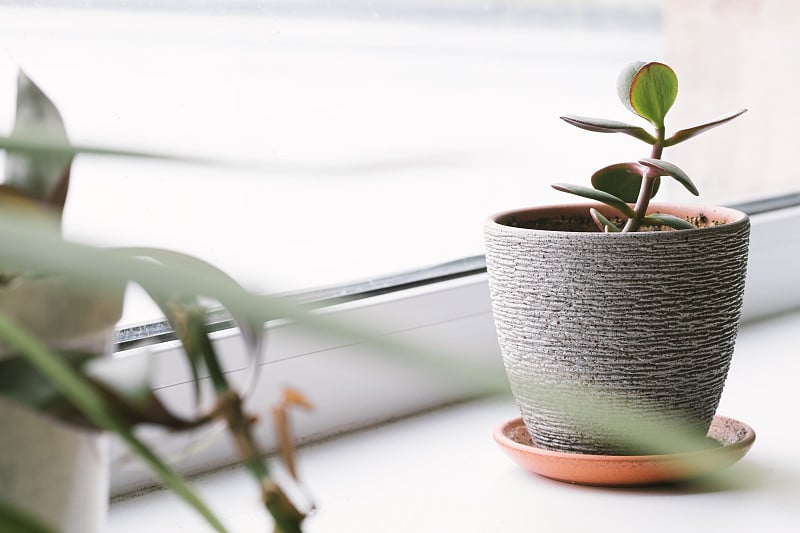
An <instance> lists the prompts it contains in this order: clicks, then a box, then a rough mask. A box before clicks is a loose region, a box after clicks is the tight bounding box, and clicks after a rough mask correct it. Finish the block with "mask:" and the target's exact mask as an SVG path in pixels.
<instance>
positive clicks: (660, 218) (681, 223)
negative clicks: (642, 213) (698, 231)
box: [642, 213, 695, 229]
mask: <svg viewBox="0 0 800 533" xmlns="http://www.w3.org/2000/svg"><path fill="white" fill-rule="evenodd" d="M642 225H644V226H667V227H668V228H673V229H694V227H695V226H694V225H693V224H692V223H691V222H687V221H686V220H684V219H682V218H679V217H676V216H675V215H668V214H666V213H654V214H652V215H647V216H646V217H644V219H643V220H642Z"/></svg>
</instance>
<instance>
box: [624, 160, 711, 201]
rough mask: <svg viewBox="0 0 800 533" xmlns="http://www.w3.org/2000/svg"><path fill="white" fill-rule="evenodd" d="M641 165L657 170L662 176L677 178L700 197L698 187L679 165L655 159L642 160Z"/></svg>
mask: <svg viewBox="0 0 800 533" xmlns="http://www.w3.org/2000/svg"><path fill="white" fill-rule="evenodd" d="M639 163H641V164H642V165H644V166H646V167H649V168H651V169H653V170H655V171H656V172H657V173H658V175H660V176H671V177H673V178H675V179H676V180H677V181H678V183H680V184H681V185H683V186H684V187H686V189H687V190H688V191H689V192H690V193H692V194H693V195H695V196H699V195H700V193H699V192H698V190H697V187H695V186H694V183H692V180H691V179H690V178H689V176H687V175H686V172H684V171H683V170H681V169H680V168H679V167H678V165H675V164H673V163H669V162H667V161H664V160H663V159H653V158H651V157H645V158H642V159H640V160H639Z"/></svg>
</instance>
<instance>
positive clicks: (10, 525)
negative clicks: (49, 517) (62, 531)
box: [0, 499, 56, 533]
mask: <svg viewBox="0 0 800 533" xmlns="http://www.w3.org/2000/svg"><path fill="white" fill-rule="evenodd" d="M0 531H2V532H3V533H56V530H55V529H52V528H51V527H49V526H47V525H45V524H43V523H42V522H41V521H40V520H39V519H38V518H36V517H34V516H31V515H30V514H29V513H27V512H25V511H23V510H21V509H18V508H16V507H14V506H12V505H11V504H9V503H7V502H5V501H3V500H2V499H0Z"/></svg>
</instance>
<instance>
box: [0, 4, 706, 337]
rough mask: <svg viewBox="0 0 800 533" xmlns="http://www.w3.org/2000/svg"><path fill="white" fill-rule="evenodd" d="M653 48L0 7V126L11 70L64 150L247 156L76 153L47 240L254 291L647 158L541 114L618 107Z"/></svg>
mask: <svg viewBox="0 0 800 533" xmlns="http://www.w3.org/2000/svg"><path fill="white" fill-rule="evenodd" d="M376 7H380V6H376ZM578 22H580V21H578ZM662 48H663V46H662V42H661V33H660V31H659V30H658V29H657V28H654V27H650V26H648V27H644V28H636V27H633V28H630V29H625V30H624V31H622V30H619V28H617V29H615V30H613V31H612V30H599V29H598V30H592V29H588V28H587V27H586V26H581V25H580V24H579V25H577V26H575V27H573V28H555V29H554V28H547V27H542V26H538V25H535V24H529V23H528V21H527V19H524V18H523V19H520V20H517V19H515V18H514V16H513V11H512V12H511V14H509V16H508V17H497V16H495V17H491V16H490V17H487V18H486V19H483V18H481V17H465V18H458V17H453V18H438V19H431V20H425V19H424V18H411V19H402V18H395V17H391V16H387V17H381V16H375V17H372V16H369V17H364V18H361V19H355V20H349V19H346V18H336V17H332V18H328V19H325V18H299V17H282V16H276V15H274V14H272V13H271V12H270V11H269V10H267V11H265V12H263V13H259V14H252V13H251V14H243V15H233V14H231V15H220V14H219V13H213V12H212V13H210V14H209V13H206V14H202V13H194V12H189V13H182V14H181V13H163V12H162V13H158V14H157V15H155V16H154V15H153V14H151V13H148V12H147V11H142V12H126V11H113V10H112V11H103V10H100V11H97V12H84V11H81V10H58V9H35V8H30V9H14V8H8V7H2V8H0V91H2V93H3V94H6V95H7V96H6V97H4V98H0V130H2V131H9V130H10V126H11V123H12V117H13V105H14V104H13V98H12V97H11V95H12V94H13V91H14V87H15V82H14V77H15V75H16V70H17V67H23V68H24V69H25V70H26V71H27V72H28V74H29V75H30V76H31V77H32V78H33V79H34V80H36V81H37V83H39V84H40V85H41V86H42V87H43V88H44V89H45V90H46V91H47V92H48V93H49V94H50V95H51V96H52V98H53V100H54V101H55V102H56V104H57V105H58V106H59V108H60V109H61V110H62V113H63V116H64V119H65V121H66V123H67V131H68V132H69V134H70V135H71V138H72V140H73V141H74V142H76V143H84V144H86V143H95V144H101V145H104V146H122V147H133V148H138V149H144V150H151V151H158V152H167V153H178V154H187V155H192V156H198V157H211V158H220V159H225V160H228V161H234V162H236V164H245V165H252V166H253V167H254V168H250V169H242V168H225V167H222V168H221V167H213V166H211V167H201V166H198V165H188V164H172V163H171V164H165V163H160V162H153V161H133V160H122V161H121V160H115V159H109V158H99V157H80V158H78V160H77V161H76V163H75V166H74V168H73V174H72V189H71V192H70V198H69V202H68V206H67V209H66V212H65V222H64V227H65V231H66V234H67V236H68V237H70V238H73V239H78V240H81V241H85V242H90V243H95V244H101V245H118V246H126V245H152V246H160V247H169V248H173V249H177V250H179V251H183V252H188V253H192V254H195V255H198V256H199V257H201V258H204V259H206V260H209V261H211V262H212V263H214V264H216V265H217V266H219V267H221V268H223V269H224V270H226V271H227V272H229V273H231V274H232V275H234V276H235V277H236V278H237V279H239V280H241V281H243V282H244V283H246V284H247V285H248V286H249V287H251V288H253V289H256V290H263V291H270V292H271V291H284V290H294V289H301V288H310V287H318V286H326V285H330V284H335V283H336V284H338V283H343V282H350V281H355V280H361V279H370V278H373V277H375V276H381V275H387V274H393V273H397V272H402V271H406V270H412V269H417V268H420V267H424V266H427V265H433V264H437V263H440V262H444V261H450V260H453V259H458V258H461V257H466V256H471V255H477V254H480V253H482V251H483V242H482V227H483V221H484V219H485V218H486V217H487V216H488V215H489V214H490V213H493V212H495V211H499V210H502V209H507V208H511V207H517V206H522V205H532V204H541V203H547V202H553V201H559V200H561V201H564V200H565V198H566V195H564V194H563V193H558V192H556V191H553V190H552V189H550V187H549V184H550V183H552V182H555V181H565V180H572V181H576V182H583V183H586V182H587V180H588V177H589V176H590V175H591V173H592V172H593V171H594V170H596V169H597V168H600V167H602V166H604V165H606V164H609V163H612V162H615V161H617V160H628V159H630V158H631V157H633V156H635V155H640V156H643V155H647V153H648V148H647V146H645V145H643V144H642V143H640V142H639V141H636V140H634V139H631V138H628V137H626V136H622V135H599V134H591V133H588V132H585V131H580V130H578V129H576V128H573V127H571V126H568V125H567V124H565V123H563V122H562V121H560V120H559V119H558V116H559V115H561V114H565V113H577V114H584V115H590V116H591V115H594V116H609V117H619V118H624V119H631V120H637V119H636V117H634V116H633V115H631V114H630V113H629V112H628V111H627V110H625V109H624V108H623V106H622V105H621V104H620V103H619V101H618V100H617V96H616V89H615V87H616V85H615V83H616V77H617V73H618V72H619V70H620V69H621V68H622V66H623V65H625V64H626V63H628V62H629V61H631V60H632V59H635V58H639V57H645V58H653V59H658V58H660V56H661V53H662ZM707 200H708V201H713V199H711V198H707ZM152 316H153V313H152V312H151V311H148V310H146V309H143V310H142V311H139V312H138V313H137V312H129V313H128V314H127V316H126V317H125V319H124V320H126V321H128V322H139V321H141V320H143V319H145V318H149V317H152Z"/></svg>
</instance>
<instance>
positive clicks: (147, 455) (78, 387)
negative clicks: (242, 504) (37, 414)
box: [0, 316, 226, 533]
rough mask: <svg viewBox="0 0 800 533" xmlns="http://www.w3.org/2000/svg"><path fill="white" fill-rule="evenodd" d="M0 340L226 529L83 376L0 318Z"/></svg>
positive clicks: (217, 527) (207, 517) (210, 520)
mask: <svg viewBox="0 0 800 533" xmlns="http://www.w3.org/2000/svg"><path fill="white" fill-rule="evenodd" d="M0 338H3V339H5V340H6V341H7V342H8V343H9V344H10V345H11V346H13V347H14V348H15V349H16V351H18V352H19V353H20V354H21V355H22V356H23V357H25V358H27V359H28V360H29V361H30V362H31V363H32V364H33V365H35V366H36V367H37V368H38V369H39V371H40V372H41V373H42V374H44V375H45V376H47V378H48V379H49V380H50V381H51V382H52V383H53V385H54V386H55V387H56V388H58V389H59V390H60V392H61V393H62V394H63V395H64V396H66V397H67V398H68V399H69V400H70V401H71V402H73V403H74V404H75V406H76V407H77V408H79V409H80V410H81V411H82V412H83V413H84V415H86V417H87V418H88V419H90V420H91V421H92V422H93V423H94V424H95V425H96V426H97V427H100V428H105V429H107V430H110V431H113V432H115V433H116V434H117V435H119V436H120V438H122V440H123V441H125V443H126V444H127V445H128V446H129V447H130V448H131V450H132V451H133V452H135V453H136V454H137V455H138V456H139V457H140V458H142V460H144V462H145V463H147V464H148V466H150V468H151V469H152V470H153V471H154V472H155V473H156V474H157V475H158V476H159V477H160V478H161V480H162V481H163V482H164V483H165V484H166V485H167V486H168V487H170V488H171V489H172V490H173V491H174V492H175V493H176V494H177V495H178V496H180V497H181V498H183V500H184V501H185V502H186V503H188V504H189V505H190V506H192V507H193V508H194V509H195V510H196V511H197V512H198V513H199V514H200V515H201V516H202V517H203V518H205V520H206V521H207V522H208V523H209V525H211V526H212V527H213V528H214V529H215V530H217V531H218V532H219V533H225V532H226V529H225V527H224V526H223V525H222V523H221V522H220V521H219V520H218V519H217V518H216V516H215V515H214V513H212V511H211V510H210V509H209V508H208V506H206V504H205V503H204V502H203V501H202V500H201V499H200V498H199V496H197V494H196V493H195V491H194V490H193V489H192V488H191V486H189V485H188V483H186V481H185V480H184V479H183V478H182V477H181V476H180V474H178V473H177V472H175V471H174V470H172V469H171V468H170V467H169V466H167V464H166V463H164V462H163V461H162V460H161V458H159V457H158V456H157V455H156V454H155V453H154V452H153V451H152V450H151V449H150V448H149V447H148V446H147V445H145V444H144V443H143V442H142V441H140V440H139V439H138V438H136V436H135V435H134V434H133V433H132V432H131V430H130V428H129V427H128V426H126V425H124V424H123V423H121V422H119V421H118V420H117V418H116V417H115V416H114V413H113V412H112V411H111V410H110V409H109V408H108V406H107V405H106V403H105V402H104V400H103V397H102V396H101V395H100V394H98V393H97V392H96V391H95V390H94V389H93V388H92V386H91V384H90V383H89V382H88V381H86V379H84V378H83V377H82V376H80V375H79V374H77V373H76V372H75V371H74V370H72V369H71V368H70V367H69V366H68V365H66V364H65V363H64V362H63V361H61V359H60V358H59V357H58V356H57V355H55V354H53V353H51V352H50V350H48V349H47V347H46V346H45V345H43V344H42V343H41V342H40V341H39V340H38V339H36V338H34V337H31V336H30V335H28V334H27V333H26V332H25V331H23V330H22V329H21V328H19V327H18V326H17V325H15V324H13V323H11V322H10V321H9V320H7V319H6V318H5V317H2V316H0Z"/></svg>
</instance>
